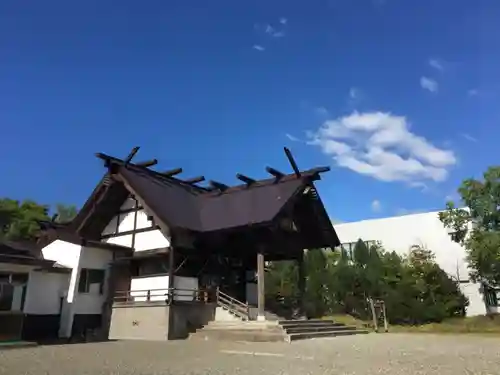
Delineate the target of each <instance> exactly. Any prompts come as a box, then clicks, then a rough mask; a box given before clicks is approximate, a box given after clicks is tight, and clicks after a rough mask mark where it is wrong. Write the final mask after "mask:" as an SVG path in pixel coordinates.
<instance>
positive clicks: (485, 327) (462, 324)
mask: <svg viewBox="0 0 500 375" xmlns="http://www.w3.org/2000/svg"><path fill="white" fill-rule="evenodd" d="M324 319H333V320H335V321H336V322H339V323H344V324H347V325H354V326H357V327H365V328H366V327H369V328H372V324H371V322H365V321H362V320H359V319H356V318H354V317H352V316H350V315H332V316H326V317H324ZM389 332H392V333H399V332H413V333H480V334H498V335H500V314H497V315H493V316H474V317H471V318H457V319H449V320H446V321H444V322H441V323H430V324H424V325H419V326H410V325H389Z"/></svg>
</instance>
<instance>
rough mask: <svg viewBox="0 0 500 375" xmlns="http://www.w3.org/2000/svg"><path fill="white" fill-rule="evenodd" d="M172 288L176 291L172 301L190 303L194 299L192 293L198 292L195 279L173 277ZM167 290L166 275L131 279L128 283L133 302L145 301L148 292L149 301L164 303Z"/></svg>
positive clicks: (167, 279)
mask: <svg viewBox="0 0 500 375" xmlns="http://www.w3.org/2000/svg"><path fill="white" fill-rule="evenodd" d="M174 287H175V288H176V289H177V291H176V295H175V296H174V300H176V301H192V300H194V297H195V294H194V291H195V290H198V279H197V278H196V277H184V276H175V277H174ZM169 288H170V283H169V277H168V275H159V276H151V277H133V278H132V280H131V283H130V290H131V293H130V295H131V296H132V297H134V301H137V302H142V301H146V299H147V293H148V292H147V291H148V290H149V291H150V300H151V301H165V299H166V298H167V295H168V289H169Z"/></svg>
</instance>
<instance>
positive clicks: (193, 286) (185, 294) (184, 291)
mask: <svg viewBox="0 0 500 375" xmlns="http://www.w3.org/2000/svg"><path fill="white" fill-rule="evenodd" d="M174 288H176V289H177V292H176V294H175V296H174V300H175V301H193V300H194V299H195V297H196V291H197V290H198V278H196V277H185V276H175V277H174Z"/></svg>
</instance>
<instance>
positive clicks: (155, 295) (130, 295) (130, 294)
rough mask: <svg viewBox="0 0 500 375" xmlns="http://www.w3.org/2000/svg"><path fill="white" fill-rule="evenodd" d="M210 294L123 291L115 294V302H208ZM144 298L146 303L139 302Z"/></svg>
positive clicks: (198, 291) (175, 290) (181, 290)
mask: <svg viewBox="0 0 500 375" xmlns="http://www.w3.org/2000/svg"><path fill="white" fill-rule="evenodd" d="M212 293H213V292H212ZM210 294H211V293H210V291H208V290H202V289H187V288H158V289H140V290H123V291H116V292H115V295H114V297H113V301H114V302H121V303H130V302H152V301H153V302H158V301H161V300H162V298H164V299H165V301H171V300H174V299H175V297H192V298H193V301H198V302H208V301H209V300H210V299H211V298H210ZM142 298H145V301H137V299H142Z"/></svg>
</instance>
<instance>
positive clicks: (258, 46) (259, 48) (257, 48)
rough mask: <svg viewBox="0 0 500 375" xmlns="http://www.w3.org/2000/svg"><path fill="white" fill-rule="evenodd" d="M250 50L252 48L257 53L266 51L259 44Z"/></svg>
mask: <svg viewBox="0 0 500 375" xmlns="http://www.w3.org/2000/svg"><path fill="white" fill-rule="evenodd" d="M252 48H253V49H256V50H257V51H259V52H263V51H265V50H266V49H265V48H264V47H263V46H261V45H260V44H254V46H253V47H252Z"/></svg>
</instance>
